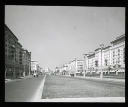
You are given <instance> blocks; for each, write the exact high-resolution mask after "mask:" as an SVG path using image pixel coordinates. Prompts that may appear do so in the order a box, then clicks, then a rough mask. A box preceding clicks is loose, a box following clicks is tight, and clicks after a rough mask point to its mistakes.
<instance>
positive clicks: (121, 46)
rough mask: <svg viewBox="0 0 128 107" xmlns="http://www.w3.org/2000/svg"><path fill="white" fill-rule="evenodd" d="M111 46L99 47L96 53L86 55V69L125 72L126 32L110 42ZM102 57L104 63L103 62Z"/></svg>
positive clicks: (87, 70)
mask: <svg viewBox="0 0 128 107" xmlns="http://www.w3.org/2000/svg"><path fill="white" fill-rule="evenodd" d="M110 43H111V46H107V47H103V48H102V53H101V48H97V49H96V50H95V53H94V54H90V55H86V56H84V58H85V63H84V65H85V70H86V72H89V71H92V72H97V73H99V72H100V71H101V66H102V71H103V73H105V74H106V73H113V72H116V74H118V73H119V74H120V73H122V74H125V34H124V35H121V36H119V37H117V38H116V40H114V41H112V42H110ZM101 59H102V63H101Z"/></svg>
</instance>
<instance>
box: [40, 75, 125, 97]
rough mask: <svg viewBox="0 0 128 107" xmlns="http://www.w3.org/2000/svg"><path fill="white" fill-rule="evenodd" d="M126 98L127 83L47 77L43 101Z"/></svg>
mask: <svg viewBox="0 0 128 107" xmlns="http://www.w3.org/2000/svg"><path fill="white" fill-rule="evenodd" d="M88 97H125V83H123V82H115V81H99V80H93V79H82V78H71V77H66V76H57V75H47V76H46V79H45V83H44V89H43V93H42V99H54V98H88Z"/></svg>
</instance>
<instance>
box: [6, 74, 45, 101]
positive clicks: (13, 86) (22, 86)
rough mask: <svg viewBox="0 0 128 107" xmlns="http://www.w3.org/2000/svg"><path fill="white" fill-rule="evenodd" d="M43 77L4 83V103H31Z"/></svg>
mask: <svg viewBox="0 0 128 107" xmlns="http://www.w3.org/2000/svg"><path fill="white" fill-rule="evenodd" d="M43 78H44V75H39V77H33V76H32V77H30V78H26V79H19V80H16V81H11V82H7V83H5V102H32V101H33V100H34V99H35V96H36V94H37V91H38V89H39V86H40V84H41V82H42V80H43Z"/></svg>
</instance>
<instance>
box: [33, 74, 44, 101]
mask: <svg viewBox="0 0 128 107" xmlns="http://www.w3.org/2000/svg"><path fill="white" fill-rule="evenodd" d="M45 77H46V75H44V79H43V81H42V83H41V85H40V87H39V91H38V94H37V95H36V98H35V100H34V101H33V102H40V100H41V97H42V93H43V88H44V83H45Z"/></svg>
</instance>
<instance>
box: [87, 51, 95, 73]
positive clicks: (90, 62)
mask: <svg viewBox="0 0 128 107" xmlns="http://www.w3.org/2000/svg"><path fill="white" fill-rule="evenodd" d="M86 70H87V72H90V71H91V72H93V71H94V70H95V53H93V54H90V55H88V56H87V69H86Z"/></svg>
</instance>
